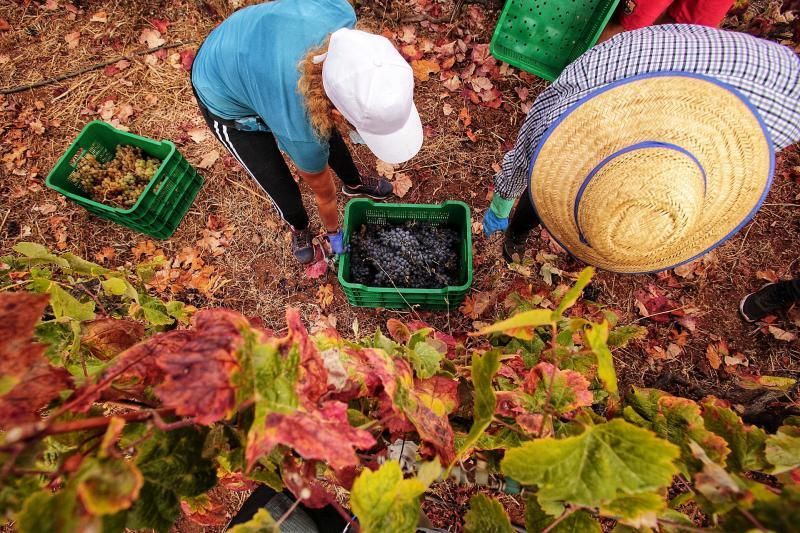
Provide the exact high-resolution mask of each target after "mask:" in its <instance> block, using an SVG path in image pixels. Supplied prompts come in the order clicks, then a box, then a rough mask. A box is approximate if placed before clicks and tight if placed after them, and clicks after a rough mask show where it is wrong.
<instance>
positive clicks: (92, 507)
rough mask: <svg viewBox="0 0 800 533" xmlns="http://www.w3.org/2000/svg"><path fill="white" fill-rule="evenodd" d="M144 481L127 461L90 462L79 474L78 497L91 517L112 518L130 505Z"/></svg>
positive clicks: (87, 461) (83, 465) (137, 495)
mask: <svg viewBox="0 0 800 533" xmlns="http://www.w3.org/2000/svg"><path fill="white" fill-rule="evenodd" d="M143 481H144V480H143V478H142V474H141V472H139V469H138V468H136V465H135V464H133V463H132V462H130V461H126V460H124V459H105V460H101V459H89V460H86V461H84V463H83V464H82V465H81V470H80V472H79V473H78V482H77V492H78V497H79V498H80V500H81V503H82V504H83V506H84V507H85V508H86V510H87V511H89V512H90V513H91V514H93V515H96V516H99V515H111V514H114V513H117V512H119V511H122V510H124V509H128V508H129V507H130V506H131V505H132V504H133V502H134V501H135V500H136V498H138V497H139V490H140V489H141V488H142V484H143Z"/></svg>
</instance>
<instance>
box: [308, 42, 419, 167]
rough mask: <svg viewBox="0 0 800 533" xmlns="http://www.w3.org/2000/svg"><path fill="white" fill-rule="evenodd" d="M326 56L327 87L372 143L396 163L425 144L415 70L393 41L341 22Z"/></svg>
mask: <svg viewBox="0 0 800 533" xmlns="http://www.w3.org/2000/svg"><path fill="white" fill-rule="evenodd" d="M324 61H325V62H324V64H323V66H322V84H323V86H324V87H325V93H326V94H327V95H328V98H330V100H331V102H333V105H334V106H336V109H338V110H339V112H340V113H341V114H342V115H344V118H346V119H347V121H348V122H350V124H352V125H353V126H354V127H355V129H356V131H357V132H358V134H359V135H361V138H362V139H364V142H365V143H366V145H367V146H368V147H369V149H370V150H372V152H373V153H374V154H375V155H376V156H378V157H379V158H380V159H382V160H383V161H385V162H387V163H392V164H397V163H402V162H404V161H408V160H409V159H411V158H412V157H414V156H415V155H416V154H417V152H419V149H420V148H422V121H421V120H420V118H419V113H418V112H417V108H416V106H415V105H414V73H413V71H412V70H411V67H410V66H409V64H408V63H407V62H406V61H405V60H404V59H403V56H401V55H400V54H399V53H398V52H397V50H396V49H395V47H394V46H392V43H391V42H390V41H389V40H388V39H387V38H386V37H382V36H380V35H373V34H371V33H367V32H363V31H359V30H350V29H347V28H342V29H340V30H337V31H335V32H334V33H333V34H332V35H331V39H330V43H329V44H328V52H327V54H326V56H325V58H324Z"/></svg>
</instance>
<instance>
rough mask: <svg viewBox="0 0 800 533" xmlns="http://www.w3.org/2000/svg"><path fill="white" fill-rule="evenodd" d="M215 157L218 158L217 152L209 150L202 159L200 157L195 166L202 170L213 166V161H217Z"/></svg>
mask: <svg viewBox="0 0 800 533" xmlns="http://www.w3.org/2000/svg"><path fill="white" fill-rule="evenodd" d="M217 159H219V152H218V151H217V150H211V151H210V152H208V153H207V154H206V155H204V156H203V159H201V160H200V163H198V164H197V168H201V169H204V170H205V169H209V168H211V167H213V166H214V163H216V162H217Z"/></svg>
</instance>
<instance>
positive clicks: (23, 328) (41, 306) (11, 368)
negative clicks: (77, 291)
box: [0, 292, 49, 380]
mask: <svg viewBox="0 0 800 533" xmlns="http://www.w3.org/2000/svg"><path fill="white" fill-rule="evenodd" d="M48 299H49V297H48V296H47V295H46V294H32V293H27V292H12V293H6V294H3V295H0V376H2V377H3V379H6V380H7V379H9V378H12V379H13V378H19V377H21V376H23V375H24V374H25V372H26V371H27V370H28V368H30V367H31V366H32V365H33V364H35V363H36V362H37V361H39V360H40V359H41V358H42V355H43V354H44V349H45V346H44V344H39V343H36V342H33V341H32V338H33V330H34V328H35V327H36V323H37V322H38V321H39V319H40V318H41V317H42V313H44V310H45V307H47V301H48Z"/></svg>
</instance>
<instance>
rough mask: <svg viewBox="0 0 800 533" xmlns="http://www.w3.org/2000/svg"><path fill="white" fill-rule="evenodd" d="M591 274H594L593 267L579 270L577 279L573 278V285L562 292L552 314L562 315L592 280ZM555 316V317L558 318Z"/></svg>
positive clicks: (559, 316)
mask: <svg viewBox="0 0 800 533" xmlns="http://www.w3.org/2000/svg"><path fill="white" fill-rule="evenodd" d="M592 276H594V268H592V267H586V268H584V269H583V270H581V273H580V274H578V279H577V280H575V285H573V286H572V287H570V289H569V290H568V291H567V292H566V293H565V294H564V297H563V298H561V302H559V304H558V307H556V310H555V311H553V316H554V317H558V318H561V317H562V316H563V315H564V311H566V310H567V309H569V308H570V307H572V306H573V305H575V303H576V302H577V301H578V298H580V296H581V294H582V293H583V289H585V288H586V286H587V285H588V284H589V282H590V281H592ZM558 318H557V319H558Z"/></svg>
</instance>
